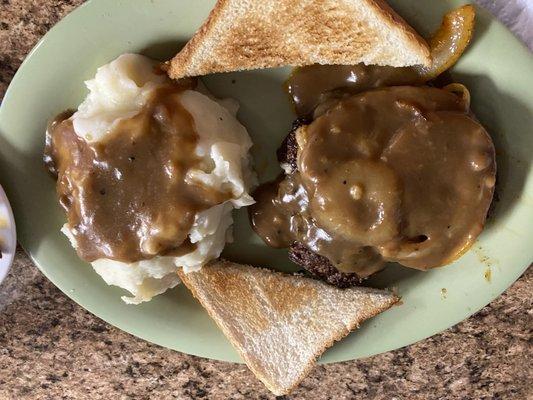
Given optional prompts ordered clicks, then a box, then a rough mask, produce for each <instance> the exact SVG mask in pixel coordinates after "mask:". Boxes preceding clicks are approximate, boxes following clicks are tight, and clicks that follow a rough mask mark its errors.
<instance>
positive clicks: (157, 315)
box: [0, 0, 533, 362]
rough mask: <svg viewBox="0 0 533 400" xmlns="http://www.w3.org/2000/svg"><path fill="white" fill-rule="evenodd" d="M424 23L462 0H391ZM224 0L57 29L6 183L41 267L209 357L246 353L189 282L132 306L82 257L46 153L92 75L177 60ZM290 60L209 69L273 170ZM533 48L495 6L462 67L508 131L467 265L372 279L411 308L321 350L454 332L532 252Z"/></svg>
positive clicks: (21, 96) (2, 150)
mask: <svg viewBox="0 0 533 400" xmlns="http://www.w3.org/2000/svg"><path fill="white" fill-rule="evenodd" d="M392 3H393V6H394V7H395V8H396V9H397V10H398V11H399V12H400V13H401V14H402V15H404V16H405V17H406V18H407V20H409V21H410V22H411V23H412V24H413V25H414V26H415V27H416V28H418V29H419V31H420V32H422V33H423V34H428V33H429V32H431V31H433V30H434V29H435V28H436V27H437V26H438V24H439V21H440V18H441V16H442V15H443V13H444V12H446V11H447V10H449V9H451V8H453V7H455V6H457V5H459V4H461V2H460V1H451V0H450V1H429V2H424V5H423V6H422V4H421V2H420V1H417V0H403V1H401V0H396V1H392ZM213 4H214V1H207V0H206V1H196V0H181V1H178V0H114V1H106V0H93V1H90V2H88V3H86V4H85V5H83V6H82V7H80V8H78V9H77V10H76V11H74V12H73V13H72V14H70V15H69V16H68V17H66V18H65V19H64V20H63V21H62V22H61V23H59V24H58V25H57V26H55V27H54V28H53V29H52V30H51V31H50V32H49V33H48V34H47V35H46V36H45V37H44V38H43V40H41V42H39V44H38V45H37V46H36V47H35V49H34V50H33V51H32V52H31V54H30V55H29V56H28V58H27V59H26V61H25V62H24V64H23V65H22V67H21V68H20V70H19V71H18V73H17V75H16V76H15V78H14V79H13V82H12V83H11V86H10V88H9V90H8V92H7V94H6V96H5V99H4V101H3V103H2V107H1V109H0V159H1V162H0V168H1V171H2V182H1V183H2V185H4V187H5V188H6V189H7V191H8V194H9V196H10V198H11V201H12V203H13V206H14V210H15V215H16V220H17V226H18V228H19V236H18V238H19V240H20V243H22V245H23V246H24V248H25V249H26V251H27V252H28V253H29V254H30V255H31V257H32V258H33V260H34V261H35V263H36V264H37V265H38V266H39V268H40V269H41V271H42V272H43V273H44V274H45V275H46V276H47V277H48V278H49V279H50V280H51V281H52V282H53V283H54V284H55V285H57V286H58V287H59V288H60V289H61V290H62V291H63V292H65V293H66V294H67V295H68V296H69V297H71V298H72V299H73V300H74V301H76V302H77V303H79V304H80V305H81V306H83V307H85V308H86V309H87V310H89V311H90V312H92V313H94V314H96V315H97V316H99V317H100V318H102V319H104V320H105V321H107V322H109V323H111V324H113V325H115V326H117V327H119V328H120V329H123V330H125V331H127V332H130V333H132V334H134V335H136V336H139V337H141V338H143V339H146V340H149V341H151V342H154V343H157V344H160V345H162V346H166V347H169V348H171V349H175V350H179V351H183V352H186V353H190V354H195V355H199V356H204V357H210V358H215V359H221V360H228V361H238V360H239V358H238V356H237V354H236V352H235V351H234V350H233V349H232V347H231V345H230V344H229V342H228V341H227V340H226V339H225V338H224V336H223V334H222V333H221V332H220V331H219V330H218V329H217V327H216V325H215V324H214V323H213V322H212V321H211V320H210V318H209V317H208V316H207V314H206V313H205V312H204V311H203V310H202V308H201V307H200V306H199V304H198V303H197V302H196V301H195V300H194V299H193V298H192V297H191V296H190V295H189V294H188V292H187V291H186V290H185V289H184V288H183V287H178V288H176V289H174V290H171V291H169V292H167V293H166V294H164V295H162V296H159V297H157V298H155V299H154V300H153V301H151V302H150V303H146V304H142V305H140V306H129V305H126V304H124V303H123V302H122V301H121V300H120V296H121V295H122V294H124V293H123V292H122V291H121V290H120V289H118V288H114V287H108V286H106V285H105V284H104V282H103V281H102V280H101V279H100V278H99V277H98V276H97V275H96V273H94V272H93V270H92V268H91V267H90V266H89V265H88V264H86V263H84V262H82V261H80V260H79V259H78V258H77V257H76V254H75V253H74V251H73V250H72V248H71V247H70V245H69V243H68V241H67V239H66V238H65V237H64V236H63V235H62V234H61V233H60V232H59V228H60V227H61V225H62V224H63V221H64V216H63V214H62V211H61V210H60V208H59V206H58V204H57V200H56V196H55V192H54V182H53V180H52V179H51V178H50V177H49V176H48V175H47V173H46V172H45V169H44V168H43V165H42V162H41V152H42V148H43V143H44V131H45V127H46V122H47V120H48V119H50V118H51V117H53V116H54V115H55V114H56V113H58V112H60V111H62V110H64V109H67V108H73V107H76V106H77V105H78V104H79V103H80V101H81V100H82V99H83V97H84V96H85V94H86V90H85V87H84V85H83V81H84V80H86V79H88V78H90V77H92V76H93V75H94V73H95V70H96V68H97V67H98V66H100V65H102V64H105V63H107V62H109V61H110V60H112V59H114V58H115V57H117V56H118V55H119V54H121V53H125V52H141V53H144V54H146V55H148V56H152V57H156V58H159V59H165V58H167V57H171V56H172V55H173V54H174V53H175V52H176V51H177V50H178V49H179V48H180V47H181V46H182V45H183V44H184V43H185V42H186V41H187V40H188V39H189V38H190V37H191V35H192V34H193V33H194V31H195V29H197V28H198V26H199V25H200V24H201V22H202V21H203V20H204V18H205V17H206V16H207V15H208V13H209V10H210V9H211V7H212V6H213ZM288 71H289V70H288V69H287V68H285V69H274V70H264V71H252V72H243V73H232V74H221V75H216V76H210V77H207V78H206V79H205V82H206V84H207V86H208V87H209V88H210V89H211V90H212V91H213V92H214V93H215V94H216V95H218V96H221V97H223V96H230V97H234V98H236V99H238V100H239V101H240V103H241V110H240V113H239V117H240V119H241V121H242V122H243V123H244V124H245V125H246V126H247V127H248V128H249V131H250V134H251V136H252V138H253V140H254V142H255V148H254V157H255V159H256V165H257V169H258V173H259V175H260V178H261V180H266V179H269V178H272V177H274V176H275V175H276V174H277V171H278V169H277V168H278V167H277V165H276V164H277V163H276V160H275V149H276V148H277V146H278V145H279V144H280V142H281V140H282V138H283V137H284V136H285V135H286V133H287V132H288V130H289V128H290V126H291V121H292V120H293V118H294V115H292V111H291V108H290V106H289V103H288V100H287V98H286V96H285V94H284V93H283V90H282V83H283V81H284V79H285V78H286V76H287V73H288ZM532 71H533V59H532V56H531V54H530V53H529V52H528V51H527V49H526V48H525V47H524V46H523V45H522V44H521V43H519V42H518V40H517V39H515V38H514V37H513V36H512V35H511V33H509V32H508V31H507V30H506V29H505V28H504V27H503V26H502V25H500V24H499V23H498V22H496V21H494V20H493V19H491V17H489V16H488V14H487V13H485V12H482V10H480V12H479V18H478V25H477V31H476V36H475V40H474V41H473V43H472V45H471V47H470V49H469V51H468V52H467V54H465V56H464V57H463V58H462V59H461V61H460V62H459V64H458V65H457V66H456V67H455V68H454V70H453V75H454V78H455V79H456V80H457V81H459V82H462V83H465V84H466V85H468V87H469V88H470V89H471V91H472V98H473V108H474V111H475V112H476V114H477V116H478V117H479V119H480V120H481V121H482V122H483V123H484V124H485V125H486V127H487V128H488V130H489V131H490V133H491V134H492V135H493V138H494V140H495V142H496V146H497V151H498V163H499V164H498V166H499V188H498V193H499V201H498V202H497V203H496V208H495V210H494V212H493V215H492V218H491V219H490V221H489V223H488V225H487V228H486V229H485V231H484V232H483V234H482V235H481V237H480V238H479V241H478V242H477V243H476V245H475V246H474V248H473V249H472V250H471V251H469V252H468V254H466V255H465V256H464V257H462V258H461V259H460V260H459V261H458V262H456V263H455V264H453V265H450V266H448V267H445V268H441V269H437V270H433V271H431V272H428V273H423V272H417V271H413V270H409V269H406V268H399V267H395V266H390V267H389V268H388V269H387V270H385V271H384V272H382V273H380V274H378V275H377V276H376V277H374V278H373V279H372V281H373V283H374V284H375V285H376V286H381V287H385V286H394V287H396V288H397V289H398V290H399V292H400V294H401V295H402V296H403V303H404V304H403V305H402V306H401V307H395V308H394V309H392V310H390V311H388V312H386V313H384V314H382V315H380V316H378V317H377V318H374V319H372V320H371V321H369V322H368V323H366V324H364V325H363V326H362V328H361V329H360V330H359V331H357V332H356V333H354V334H352V335H350V336H349V337H348V338H346V339H345V340H343V341H342V342H341V343H339V344H337V345H336V346H334V347H333V348H332V349H331V350H329V351H328V352H327V353H326V354H325V355H324V357H323V358H322V361H324V362H333V361H341V360H348V359H354V358H358V357H363V356H368V355H372V354H376V353H379V352H383V351H387V350H391V349H395V348H398V347H401V346H405V345H408V344H410V343H413V342H415V341H417V340H420V339H423V338H425V337H428V336H430V335H433V334H435V333H437V332H439V331H441V330H443V329H446V328H448V327H450V326H452V325H454V324H456V323H458V322H459V321H461V320H463V319H464V318H466V317H468V316H469V315H471V314H472V313H474V312H475V311H477V310H479V309H480V308H482V307H483V306H484V305H486V304H487V303H489V302H490V301H491V300H493V299H494V298H495V297H497V296H498V295H499V294H500V293H502V292H503V291H504V290H505V289H506V288H507V287H508V286H509V285H510V284H511V283H512V282H514V281H515V280H516V279H517V278H518V277H519V276H520V274H521V273H522V272H523V271H524V270H525V268H526V267H527V266H528V265H529V264H530V262H531V261H532V254H533V248H532V246H531V244H532V243H531V238H532V237H533V224H532V222H533V175H532V174H531V157H532V154H533V132H532V131H531V130H532V127H533V119H532V105H533V94H532V92H531V88H533V74H532ZM235 230H236V232H235V233H236V234H235V238H236V242H235V243H234V244H233V245H231V246H229V247H228V248H227V250H226V254H225V255H226V257H228V258H230V259H233V260H235V261H241V262H246V263H251V264H255V265H263V266H273V267H277V268H280V269H284V270H290V269H291V268H294V266H292V265H291V263H290V262H289V261H288V260H287V257H286V252H285V251H277V250H272V249H269V248H267V247H265V246H264V245H263V244H262V242H261V241H260V240H259V238H258V237H256V236H255V235H254V234H253V233H252V231H251V230H250V227H249V225H248V222H247V220H246V212H245V211H244V210H241V212H240V213H239V214H238V216H237V220H236V227H235Z"/></svg>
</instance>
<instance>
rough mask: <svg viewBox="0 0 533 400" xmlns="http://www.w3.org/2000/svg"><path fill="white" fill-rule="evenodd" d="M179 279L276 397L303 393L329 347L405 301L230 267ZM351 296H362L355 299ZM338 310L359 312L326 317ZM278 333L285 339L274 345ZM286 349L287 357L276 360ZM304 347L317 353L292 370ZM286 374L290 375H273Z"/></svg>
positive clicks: (214, 267)
mask: <svg viewBox="0 0 533 400" xmlns="http://www.w3.org/2000/svg"><path fill="white" fill-rule="evenodd" d="M179 276H180V278H181V279H182V281H183V283H184V284H185V285H186V286H187V288H188V289H189V290H190V291H191V293H192V294H193V296H194V297H195V298H197V299H198V300H199V301H200V303H201V304H202V306H203V307H204V308H205V309H206V310H207V312H208V314H209V315H210V317H211V318H212V319H213V320H214V321H215V322H216V324H217V325H218V327H219V328H220V329H221V330H222V332H223V333H224V335H225V336H226V337H227V338H228V339H229V340H230V342H231V343H232V345H233V346H234V348H235V349H236V350H237V352H238V353H239V355H240V356H241V358H242V359H243V360H244V362H245V363H246V364H247V365H248V367H249V368H250V370H252V372H253V373H254V374H255V375H256V376H257V377H258V378H259V379H260V380H261V381H262V382H263V383H264V384H265V386H266V387H267V388H268V389H269V390H270V391H272V392H273V393H274V394H276V395H284V394H288V393H289V392H290V391H291V390H292V389H293V388H294V387H296V386H297V385H298V384H299V383H300V382H301V381H302V380H303V379H304V378H305V376H306V375H307V374H308V373H309V371H310V370H311V369H312V368H313V366H314V365H315V361H316V359H317V357H319V356H320V355H321V354H322V353H323V352H324V351H325V350H326V349H327V348H328V347H330V346H332V345H333V344H334V343H335V342H336V341H338V340H341V339H342V338H344V337H345V336H346V335H348V333H350V331H352V330H353V329H355V328H357V327H358V326H359V324H360V323H361V322H363V321H364V320H366V319H369V318H371V317H373V316H375V315H377V314H379V313H380V312H383V311H385V310H386V309H388V308H390V307H391V306H392V305H394V304H395V303H397V302H398V301H399V298H398V297H397V296H396V295H394V294H392V293H390V292H387V291H381V290H376V289H370V288H362V287H359V288H353V289H347V290H346V291H343V290H340V289H337V288H333V287H331V286H328V285H326V284H325V283H323V282H321V281H317V280H314V279H310V278H304V277H301V276H293V275H286V274H282V273H279V272H273V271H270V270H265V269H260V268H254V267H250V266H242V265H238V264H234V263H230V262H227V261H218V262H214V263H212V264H210V265H208V266H205V267H203V268H202V269H201V270H200V271H198V272H191V273H189V274H185V273H184V272H183V271H182V270H180V272H179ZM350 291H353V292H354V293H355V292H357V294H356V295H355V296H351V297H350V295H349V293H350ZM354 299H355V301H354ZM321 300H324V301H321ZM324 304H327V306H324ZM337 307H338V308H339V309H340V310H350V309H352V308H353V310H350V311H349V312H347V313H346V315H344V314H343V315H342V316H341V317H338V318H339V319H336V318H337V316H336V315H333V317H331V316H330V315H327V314H325V311H331V313H333V314H334V313H335V312H336V311H337V309H336V308H337ZM339 312H340V313H342V311H339ZM339 320H341V321H342V323H339ZM323 324H327V325H328V328H327V329H324V328H323V327H322V326H321V325H323ZM280 326H282V328H281V329H280ZM307 330H312V333H313V332H317V333H316V336H312V338H313V342H311V343H308V342H307V341H306V340H305V338H308V337H309V333H308V332H307ZM298 332H300V334H298ZM302 332H303V333H302ZM275 333H277V334H279V337H270V336H271V335H274V334H275ZM269 335H270V336H269ZM306 335H307V336H306ZM302 337H304V338H303V339H302ZM298 340H301V343H298ZM278 346H279V351H280V354H275V353H276V350H278ZM299 346H300V347H301V348H304V349H309V348H311V347H312V351H310V352H309V353H308V354H306V355H305V356H304V357H301V359H298V360H297V358H298V357H292V358H291V360H290V362H289V363H288V362H287V360H286V359H284V356H286V354H289V353H290V352H291V350H292V351H295V349H299V348H300V347H299ZM273 347H274V349H273ZM298 351H300V350H298ZM304 351H305V350H304ZM265 359H266V360H265ZM279 366H281V370H282V371H273V369H275V368H279Z"/></svg>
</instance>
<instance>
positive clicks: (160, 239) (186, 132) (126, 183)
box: [44, 84, 231, 262]
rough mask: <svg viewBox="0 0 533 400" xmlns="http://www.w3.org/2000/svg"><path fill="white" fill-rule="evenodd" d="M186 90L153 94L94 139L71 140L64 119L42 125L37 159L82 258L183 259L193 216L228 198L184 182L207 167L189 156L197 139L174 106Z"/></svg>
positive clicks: (189, 121) (175, 86)
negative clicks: (52, 178) (51, 180)
mask: <svg viewBox="0 0 533 400" xmlns="http://www.w3.org/2000/svg"><path fill="white" fill-rule="evenodd" d="M187 88H189V87H188V85H187V84H184V85H179V84H168V85H166V86H163V87H162V88H159V89H157V90H156V91H155V92H154V94H153V96H152V97H151V99H150V100H149V101H148V103H147V104H146V105H145V107H143V109H142V110H141V111H140V112H139V113H138V114H137V115H135V116H134V117H131V118H129V119H125V120H121V121H119V122H118V123H116V125H114V126H113V128H112V132H110V133H109V134H108V135H107V136H106V137H105V138H104V139H103V140H101V141H99V142H95V143H89V142H86V141H85V140H84V139H82V138H80V137H79V136H78V135H76V133H75V131H74V128H73V125H72V121H71V120H70V119H68V117H69V116H70V115H69V114H66V115H65V114H61V115H59V116H58V118H56V120H55V121H53V122H52V123H51V124H50V126H49V129H48V131H47V139H46V148H45V156H44V160H45V163H46V165H47V166H48V168H49V170H50V171H51V172H53V173H54V174H55V175H56V176H57V192H58V196H59V199H60V203H61V205H62V206H63V208H64V209H65V211H66V212H67V217H68V226H69V228H70V230H71V232H72V234H73V236H74V238H75V240H76V242H77V251H78V254H79V256H80V257H81V258H83V259H84V260H87V261H94V260H96V259H99V258H109V259H113V260H118V261H122V262H135V261H139V260H143V259H150V258H152V257H154V256H155V255H173V256H179V255H183V254H186V253H188V252H190V251H192V250H194V245H193V244H191V243H190V241H189V239H188V233H189V231H190V229H191V226H192V224H193V222H194V219H195V216H196V214H197V213H198V212H201V211H203V210H206V209H208V208H210V207H212V206H214V205H216V204H220V203H222V202H224V201H225V200H227V199H229V198H230V197H231V194H229V193H222V192H219V191H217V190H214V189H212V188H209V187H206V186H204V185H201V184H199V183H195V182H191V181H188V180H187V178H186V174H187V171H189V170H190V169H192V168H198V169H204V170H205V169H206V168H209V166H204V165H202V160H201V159H200V158H199V157H197V156H196V153H195V149H196V144H197V141H198V134H197V132H196V130H195V125H194V121H193V118H192V116H191V115H190V114H189V112H187V110H185V108H184V107H183V106H182V105H181V102H180V98H179V95H180V92H181V91H183V90H184V89H187Z"/></svg>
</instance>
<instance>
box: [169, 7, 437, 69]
mask: <svg viewBox="0 0 533 400" xmlns="http://www.w3.org/2000/svg"><path fill="white" fill-rule="evenodd" d="M359 62H364V63H367V64H377V65H391V66H398V67H400V66H408V65H415V64H423V65H429V64H430V63H431V60H430V52H429V48H428V45H427V43H426V42H425V41H424V40H423V39H422V38H421V37H420V36H419V35H418V34H417V33H416V32H415V30H414V29H413V28H411V27H410V26H409V25H408V24H407V23H406V22H405V21H404V20H403V19H402V18H401V17H400V16H399V15H398V14H396V13H395V12H394V10H392V8H390V6H389V5H388V4H387V3H386V2H385V1H384V0H299V1H294V0H264V1H261V2H257V1H256V0H219V1H218V2H217V4H216V6H215V8H214V9H213V10H212V11H211V13H210V14H209V17H208V18H207V20H206V21H205V22H204V24H203V25H202V26H201V27H200V29H199V30H198V31H197V32H196V33H195V35H194V36H193V37H192V39H191V40H190V41H189V42H188V43H187V44H186V45H185V47H184V48H183V49H182V51H181V52H180V53H178V54H177V55H176V56H175V57H174V58H173V59H172V60H171V61H170V63H169V64H167V69H168V74H169V76H170V77H171V78H174V79H179V78H182V77H186V76H200V75H206V74H209V73H217V72H231V71H238V70H249V69H257V68H272V67H280V66H286V65H290V66H301V65H309V64H316V63H317V64H357V63H359Z"/></svg>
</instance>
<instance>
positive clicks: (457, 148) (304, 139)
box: [250, 66, 496, 277]
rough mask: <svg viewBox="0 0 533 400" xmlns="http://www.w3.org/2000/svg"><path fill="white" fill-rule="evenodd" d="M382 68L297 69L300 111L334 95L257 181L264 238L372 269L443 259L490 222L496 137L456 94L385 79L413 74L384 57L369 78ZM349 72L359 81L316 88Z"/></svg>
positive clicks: (255, 210)
mask: <svg viewBox="0 0 533 400" xmlns="http://www.w3.org/2000/svg"><path fill="white" fill-rule="evenodd" d="M382 70H383V67H364V66H355V67H342V66H341V67H338V66H337V67H316V66H315V67H307V68H304V69H299V70H297V72H296V73H295V74H294V75H293V76H292V77H291V80H290V81H289V85H288V87H289V90H292V91H291V94H292V96H293V97H294V99H295V104H296V107H297V109H298V110H300V111H299V113H300V116H303V115H309V114H310V113H312V111H313V108H314V107H315V106H316V105H317V104H319V103H320V104H324V99H326V102H328V103H329V104H328V106H327V107H324V108H323V109H322V110H321V111H320V112H316V111H315V116H314V121H313V122H312V123H311V124H309V125H307V126H302V127H301V128H299V129H298V130H297V131H296V141H297V145H298V153H297V170H296V171H294V172H292V173H291V174H288V175H286V176H285V177H284V178H280V179H279V180H278V181H277V182H276V183H274V184H272V183H271V184H269V185H268V186H263V187H260V188H259V189H258V191H257V192H256V200H257V203H256V204H255V205H254V206H252V208H251V210H250V216H251V220H252V225H253V227H254V229H255V231H256V232H257V233H258V234H259V235H260V236H261V237H262V238H263V239H264V240H265V242H266V243H267V244H269V245H271V246H274V247H287V246H289V245H291V244H292V243H293V242H300V243H303V244H304V245H306V246H307V247H308V248H309V249H310V250H312V251H314V252H315V253H318V254H320V255H322V256H324V257H327V258H328V259H329V260H330V262H331V263H332V264H333V265H334V266H335V267H337V268H338V269H339V270H340V271H342V272H355V273H357V274H358V275H360V276H361V277H366V276H369V275H370V274H372V273H374V272H376V271H378V270H379V269H381V268H382V266H383V264H384V263H385V262H386V261H395V262H399V263H401V264H403V265H405V266H409V267H412V268H418V269H429V268H432V267H437V266H441V265H444V264H447V263H449V262H451V261H453V260H454V259H455V258H457V257H458V256H460V255H461V254H462V253H463V252H464V251H465V250H466V249H467V248H468V247H469V246H470V245H471V244H472V243H473V241H474V240H475V238H476V237H477V236H478V235H479V233H480V232H481V230H482V229H483V225H484V221H485V218H486V214H487V210H488V208H489V206H490V203H491V201H492V196H493V192H494V183H495V173H496V164H495V151H494V146H493V143H492V140H491V138H490V136H489V135H488V134H487V132H486V131H485V129H484V128H483V127H482V126H481V125H480V124H479V123H478V122H477V121H476V120H475V119H474V118H473V117H472V116H471V115H470V113H469V110H468V105H466V104H465V103H464V101H463V98H461V97H460V96H457V95H456V94H454V93H451V92H450V91H448V90H443V89H437V88H430V87H427V86H421V87H414V86H397V87H382V86H383V85H384V84H391V82H398V81H401V82H402V83H404V82H403V81H402V79H405V80H406V81H408V80H409V78H408V77H409V74H410V73H409V72H407V73H406V74H404V72H405V71H393V70H394V69H393V68H390V69H387V68H385V71H386V72H387V73H386V74H385V75H384V77H382V78H380V79H381V80H380V81H377V80H376V79H373V78H372V79H371V78H368V77H372V76H374V75H376V76H378V75H379V71H382ZM387 70H390V71H387ZM401 70H405V69H401ZM339 71H340V73H339ZM343 71H344V72H343ZM357 71H365V73H364V74H363V75H362V76H363V78H360V77H359V75H358V72H357ZM354 74H355V75H356V77H355V78H353V79H352V80H353V81H354V82H363V84H362V86H359V87H357V85H355V84H354V85H352V87H350V88H349V89H348V90H347V91H344V90H342V89H341V90H337V91H336V94H335V95H334V96H330V97H328V95H324V94H319V91H320V90H319V89H320V88H322V89H324V88H333V87H334V86H336V85H342V82H343V81H344V80H345V79H346V77H347V76H351V75H354ZM389 78H390V80H389ZM294 82H298V85H295V84H294ZM312 82H314V85H315V86H314V87H313V84H312ZM407 83H409V82H407ZM411 83H416V82H413V81H412V82H411ZM291 88H292V89H291ZM369 88H373V90H370V91H367V89H369ZM337 89H338V88H337ZM357 91H361V92H360V93H359V94H354V92H357ZM329 93H331V92H329ZM330 99H335V101H330ZM321 102H322V103H321ZM303 105H305V106H303ZM318 107H319V108H320V107H321V106H320V105H319V106H318ZM302 110H304V111H302Z"/></svg>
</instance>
